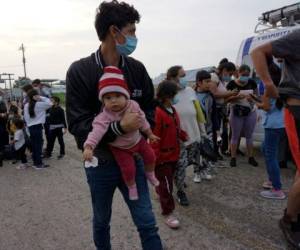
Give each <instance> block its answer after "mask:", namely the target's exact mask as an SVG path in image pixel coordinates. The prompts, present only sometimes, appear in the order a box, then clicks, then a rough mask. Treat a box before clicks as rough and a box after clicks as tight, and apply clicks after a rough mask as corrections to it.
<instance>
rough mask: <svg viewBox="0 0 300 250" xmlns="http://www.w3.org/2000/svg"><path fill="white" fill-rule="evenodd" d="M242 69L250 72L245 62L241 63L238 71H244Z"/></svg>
mask: <svg viewBox="0 0 300 250" xmlns="http://www.w3.org/2000/svg"><path fill="white" fill-rule="evenodd" d="M244 71H249V72H251V69H250V67H249V66H248V65H247V64H243V65H241V66H240V67H239V73H241V72H244Z"/></svg>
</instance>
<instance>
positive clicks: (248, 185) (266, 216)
mask: <svg viewBox="0 0 300 250" xmlns="http://www.w3.org/2000/svg"><path fill="white" fill-rule="evenodd" d="M66 141H67V145H68V146H67V156H66V157H65V158H64V159H62V160H59V161H57V160H55V159H50V160H49V161H48V162H49V164H50V165H51V168H49V169H47V170H43V171H36V170H34V169H27V170H25V171H20V170H16V169H15V166H14V165H12V164H9V163H8V162H6V163H5V165H4V167H3V168H0V250H21V249H22V250H69V249H70V250H71V249H72V250H90V249H94V246H93V242H92V233H91V207H90V196H89V190H88V186H87V184H86V178H85V175H84V171H83V169H82V164H81V161H80V159H81V154H80V153H79V152H78V151H77V150H76V148H75V144H74V142H73V139H72V137H71V136H67V137H66ZM261 160H262V159H260V167H258V168H253V167H250V166H248V165H247V164H246V159H245V158H244V159H240V160H239V162H238V163H239V167H237V168H226V169H220V170H219V174H218V175H217V177H216V178H215V179H214V180H213V181H211V182H202V183H200V184H194V183H193V182H192V169H189V170H188V179H187V184H188V187H187V193H188V194H189V198H190V202H191V205H190V206H189V207H187V208H184V207H179V206H177V215H178V217H179V218H180V219H181V222H182V226H181V229H179V230H177V231H173V230H170V229H169V228H167V227H166V226H165V225H164V223H163V219H162V217H161V216H160V208H159V204H158V202H157V200H156V199H155V195H152V197H153V199H152V200H153V206H154V210H155V214H156V217H157V221H158V225H159V228H160V235H161V237H162V239H163V241H164V243H165V245H166V246H167V249H174V250H186V249H230V250H233V249H263V250H266V249H274V250H275V249H286V245H285V242H284V239H283V236H282V234H281V232H280V231H279V229H278V226H277V225H278V224H277V221H278V219H279V218H280V216H281V214H282V210H283V208H284V207H285V205H286V200H285V201H270V200H265V199H263V198H260V197H259V196H258V193H259V191H260V185H261V183H262V182H263V181H264V178H265V171H264V167H263V163H262V162H261ZM282 174H283V184H284V188H288V187H289V186H290V184H291V182H292V177H293V175H294V172H293V170H292V169H287V170H283V171H282ZM111 224H112V225H111V231H112V233H111V238H112V245H113V249H115V250H133V249H141V246H140V243H139V238H138V234H137V232H136V230H135V228H134V226H133V223H132V221H131V219H130V216H129V212H128V209H127V207H126V206H125V204H124V202H123V200H122V198H121V195H120V193H119V192H118V191H117V192H116V194H115V196H114V203H113V216H112V223H111Z"/></svg>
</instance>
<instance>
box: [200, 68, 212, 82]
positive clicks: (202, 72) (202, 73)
mask: <svg viewBox="0 0 300 250" xmlns="http://www.w3.org/2000/svg"><path fill="white" fill-rule="evenodd" d="M206 79H211V75H210V74H209V73H208V72H207V71H206V70H200V71H198V72H197V74H196V82H199V81H203V80H206Z"/></svg>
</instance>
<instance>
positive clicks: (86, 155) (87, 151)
mask: <svg viewBox="0 0 300 250" xmlns="http://www.w3.org/2000/svg"><path fill="white" fill-rule="evenodd" d="M83 159H84V160H85V161H91V160H92V159H93V150H92V148H90V147H86V148H84V151H83Z"/></svg>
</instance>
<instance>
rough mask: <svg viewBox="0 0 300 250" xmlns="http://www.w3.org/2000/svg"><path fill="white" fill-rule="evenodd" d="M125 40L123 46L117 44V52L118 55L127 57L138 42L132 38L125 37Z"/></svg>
mask: <svg viewBox="0 0 300 250" xmlns="http://www.w3.org/2000/svg"><path fill="white" fill-rule="evenodd" d="M121 34H122V33H121ZM122 35H123V34H122ZM125 39H126V41H125V43H124V44H118V43H117V51H118V53H119V54H120V55H124V56H128V55H130V54H131V53H132V52H133V51H135V49H136V46H137V41H138V40H137V38H136V37H134V36H125Z"/></svg>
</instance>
